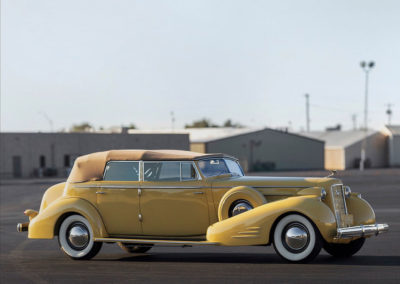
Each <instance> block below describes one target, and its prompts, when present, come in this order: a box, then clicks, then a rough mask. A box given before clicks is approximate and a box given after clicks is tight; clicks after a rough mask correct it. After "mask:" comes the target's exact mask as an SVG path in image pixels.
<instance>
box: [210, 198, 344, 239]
mask: <svg viewBox="0 0 400 284" xmlns="http://www.w3.org/2000/svg"><path fill="white" fill-rule="evenodd" d="M288 213H300V214H302V215H304V216H306V217H308V218H309V219H310V220H311V221H312V222H313V223H314V224H315V225H316V227H317V228H318V229H319V231H320V233H321V235H322V237H323V238H324V239H325V240H326V241H332V239H333V237H334V236H335V235H336V219H335V216H334V215H333V213H332V211H331V209H330V208H329V207H328V206H327V205H325V203H323V202H321V201H320V199H319V197H317V196H315V195H314V196H296V197H289V198H287V199H283V200H279V201H275V202H271V203H267V204H264V205H261V206H259V207H257V208H255V209H253V210H250V211H247V212H245V213H242V214H240V215H237V216H234V217H232V218H229V219H226V220H223V221H220V222H217V223H215V224H213V225H211V226H210V227H208V230H207V240H208V241H210V242H217V243H220V244H221V245H227V246H243V245H262V244H268V243H270V239H269V236H270V232H271V230H272V228H273V225H274V223H275V221H276V220H277V219H278V218H279V217H281V216H283V215H285V214H288Z"/></svg>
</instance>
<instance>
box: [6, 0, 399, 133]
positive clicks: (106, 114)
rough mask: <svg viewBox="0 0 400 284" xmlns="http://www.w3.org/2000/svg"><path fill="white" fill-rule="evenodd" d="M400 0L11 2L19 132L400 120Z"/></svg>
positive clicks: (10, 90) (14, 119) (14, 111)
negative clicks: (370, 65) (206, 122)
mask: <svg viewBox="0 0 400 284" xmlns="http://www.w3.org/2000/svg"><path fill="white" fill-rule="evenodd" d="M399 15H400V1H396V0H393V1H388V0H376V1H371V0H352V1H349V0H334V1H333V0H332V1H326V0H325V1H316V0H315V1H312V0H302V1H300V0H293V1H288V0H279V1H278V0H276V1H252V0H246V1H244V0H243V1H233V0H229V1H220V0H219V1H215V0H213V1H207V0H202V1H186V0H182V1H178V0H175V1H152V0H147V1H132V0H127V1H121V0H119V1H118V0H117V1H111V0H110V1H105V0H93V1H88V0H86V1H82V0H79V1H78V0H69V1H59V0H46V1H45V0H36V1H31V0H25V1H24V0H19V1H15V0H2V1H1V108H0V109H1V121H0V129H1V131H3V132H6V131H28V132H30V131H42V132H45V131H51V130H52V129H53V130H54V131H58V130H61V129H68V128H69V127H70V126H71V125H72V124H78V123H81V122H89V123H91V124H92V125H93V126H95V127H101V126H102V127H111V126H118V125H128V124H131V123H134V124H135V125H136V126H137V127H138V128H140V129H162V128H170V127H171V112H174V116H175V127H176V128H181V127H183V126H184V125H185V124H187V123H190V122H192V121H194V120H197V119H201V118H209V119H211V120H212V121H213V122H214V123H217V124H221V123H223V122H224V121H225V120H226V119H232V120H233V121H234V122H239V123H241V124H243V125H246V126H248V127H255V128H259V127H272V128H278V127H288V126H289V127H290V129H291V130H292V131H300V130H302V129H305V127H306V115H305V96H304V95H305V94H306V93H308V94H309V95H310V105H311V106H310V117H311V125H310V126H311V130H322V129H324V128H325V127H327V126H334V125H336V124H339V123H340V124H342V126H343V128H344V129H352V127H353V122H352V115H353V114H355V115H357V125H358V126H360V125H361V124H362V123H363V119H364V117H363V109H364V90H365V73H364V72H363V70H362V69H361V67H360V61H362V60H367V61H370V60H373V61H375V62H376V67H375V68H374V69H373V70H372V71H371V72H370V77H369V78H370V81H369V83H370V84H369V119H368V124H369V125H370V126H371V127H373V128H375V129H379V128H381V127H382V126H383V125H384V124H385V123H387V115H386V113H385V111H386V104H388V103H391V104H393V105H394V106H393V107H392V111H393V118H392V123H393V124H400V17H399Z"/></svg>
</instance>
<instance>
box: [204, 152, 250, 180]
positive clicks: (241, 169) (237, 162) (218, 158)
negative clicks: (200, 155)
mask: <svg viewBox="0 0 400 284" xmlns="http://www.w3.org/2000/svg"><path fill="white" fill-rule="evenodd" d="M210 160H222V161H223V163H224V164H225V167H226V169H227V170H228V172H227V173H224V174H222V173H221V174H216V175H211V176H208V175H205V174H204V172H203V170H202V169H201V168H200V165H199V162H202V161H210ZM226 160H230V161H232V162H235V163H236V165H237V166H238V168H239V170H240V173H241V175H238V174H236V173H232V172H231V171H230V169H229V166H228V165H227V163H226ZM196 166H197V170H198V172H199V173H200V174H201V175H202V177H203V178H206V179H207V178H214V177H218V176H222V175H230V176H232V177H242V176H245V174H244V171H243V168H242V166H241V165H240V163H239V161H238V160H237V159H233V158H229V157H215V158H212V157H210V158H205V159H199V160H197V162H196Z"/></svg>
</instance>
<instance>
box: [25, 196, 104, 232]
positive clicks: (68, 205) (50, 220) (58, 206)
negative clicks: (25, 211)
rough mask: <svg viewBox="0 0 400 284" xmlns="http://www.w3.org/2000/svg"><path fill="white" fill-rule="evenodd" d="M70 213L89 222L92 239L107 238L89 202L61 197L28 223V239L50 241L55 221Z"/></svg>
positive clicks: (95, 210) (95, 211)
mask: <svg viewBox="0 0 400 284" xmlns="http://www.w3.org/2000/svg"><path fill="white" fill-rule="evenodd" d="M70 213H75V214H80V215H82V216H83V217H85V218H86V219H87V220H88V221H89V223H90V225H91V226H92V229H93V234H94V236H93V237H94V238H104V237H108V234H107V231H106V229H105V227H104V224H103V220H102V219H101V217H100V214H99V213H98V211H97V209H96V208H95V207H94V206H93V205H92V204H91V203H90V202H89V201H87V200H85V199H81V198H77V197H65V198H63V197H62V198H59V199H57V200H55V201H54V202H52V203H51V204H49V205H48V207H46V208H45V209H44V210H43V211H40V212H39V214H38V215H37V216H36V217H35V218H33V219H32V220H31V221H30V223H29V228H28V238H30V239H52V238H53V237H54V229H55V227H56V224H57V221H58V220H59V219H60V217H62V216H63V215H64V214H70Z"/></svg>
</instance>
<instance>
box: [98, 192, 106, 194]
mask: <svg viewBox="0 0 400 284" xmlns="http://www.w3.org/2000/svg"><path fill="white" fill-rule="evenodd" d="M96 194H106V193H105V192H104V191H96Z"/></svg>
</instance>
